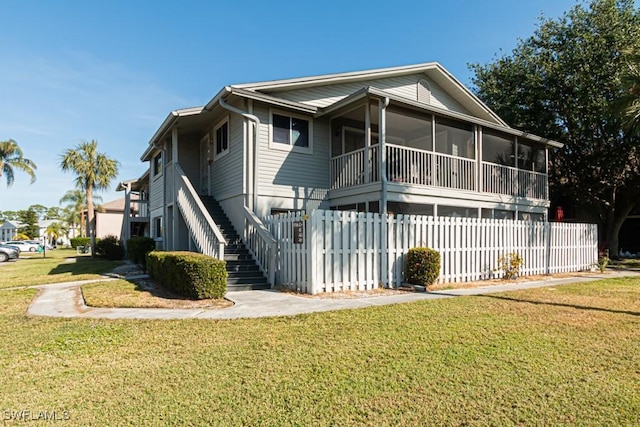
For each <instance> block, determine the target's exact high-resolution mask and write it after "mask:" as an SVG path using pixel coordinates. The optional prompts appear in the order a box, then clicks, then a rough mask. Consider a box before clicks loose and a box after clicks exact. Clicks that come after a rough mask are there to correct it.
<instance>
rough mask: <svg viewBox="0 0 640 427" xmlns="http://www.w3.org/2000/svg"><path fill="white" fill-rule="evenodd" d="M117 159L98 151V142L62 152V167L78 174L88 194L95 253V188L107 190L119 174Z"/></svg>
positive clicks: (92, 243) (77, 178) (85, 142)
mask: <svg viewBox="0 0 640 427" xmlns="http://www.w3.org/2000/svg"><path fill="white" fill-rule="evenodd" d="M118 166H119V163H118V161H117V160H115V159H112V158H110V157H108V156H107V155H106V154H104V153H99V152H98V142H97V141H95V140H91V141H83V142H82V143H81V144H79V145H78V146H77V147H76V148H75V149H67V150H65V151H64V152H63V153H62V159H61V161H60V167H61V168H62V170H63V171H65V172H66V171H72V172H73V173H74V174H75V175H76V179H75V182H76V187H77V188H79V189H81V190H84V191H86V195H87V234H88V235H89V237H90V238H91V253H92V254H95V249H96V236H95V224H94V222H95V220H94V211H93V190H106V189H107V188H109V184H111V181H112V180H113V179H115V178H116V177H117V176H118Z"/></svg>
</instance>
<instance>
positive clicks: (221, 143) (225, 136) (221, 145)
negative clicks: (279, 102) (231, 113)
mask: <svg viewBox="0 0 640 427" xmlns="http://www.w3.org/2000/svg"><path fill="white" fill-rule="evenodd" d="M214 138H215V141H214V144H215V147H216V149H215V158H216V159H218V158H220V157H222V156H224V155H225V154H227V153H228V152H229V120H228V119H227V118H225V119H224V120H222V121H221V122H220V123H218V124H217V125H216V127H215V128H214Z"/></svg>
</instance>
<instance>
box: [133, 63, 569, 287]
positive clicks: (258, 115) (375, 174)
mask: <svg viewBox="0 0 640 427" xmlns="http://www.w3.org/2000/svg"><path fill="white" fill-rule="evenodd" d="M559 146H561V144H559V143H557V142H554V141H551V140H548V139H545V138H543V137H540V136H536V135H531V134H528V133H525V132H522V131H519V130H517V129H513V128H511V127H509V126H508V125H507V124H506V123H505V122H504V121H503V120H501V119H500V117H498V116H497V115H496V114H495V113H494V112H493V111H491V110H490V109H489V108H488V107H487V106H486V105H484V104H483V103H482V102H481V101H480V100H479V99H478V98H477V97H476V96H475V95H474V94H473V93H472V92H470V91H469V90H468V89H467V88H466V87H465V86H464V85H463V84H461V83H460V82H459V81H458V80H457V79H456V78H455V77H453V76H452V75H451V74H450V73H449V72H448V71H447V70H445V69H444V68H443V67H442V66H441V65H440V64H438V63H435V62H433V63H425V64H418V65H410V66H401V67H393V68H383V69H375V70H367V71H358V72H348V73H339V74H329V75H320V76H312V77H302V78H293V79H286V80H276V81H267V82H261V83H250V84H239V85H230V86H225V87H223V88H222V89H221V90H220V91H219V92H218V93H217V94H216V95H215V96H214V97H213V98H212V99H211V100H210V101H209V102H208V103H207V104H206V105H204V106H202V107H195V108H187V109H181V110H176V111H173V112H171V113H170V114H169V115H168V117H167V118H166V119H165V121H164V122H163V123H162V124H161V126H160V127H159V129H158V130H157V131H156V133H155V134H154V135H153V137H152V138H151V140H150V142H149V145H148V147H147V149H146V150H145V151H144V153H143V155H142V158H141V159H142V160H143V161H145V162H147V161H148V162H149V163H150V167H149V175H148V178H147V177H146V176H145V179H148V215H149V221H150V229H151V236H153V237H154V238H156V240H157V242H158V246H159V247H161V248H164V249H167V250H197V251H200V252H204V253H208V254H210V255H212V256H218V257H225V258H227V259H229V260H232V258H233V257H234V256H235V258H238V259H239V258H242V256H241V254H240V253H238V254H235V255H234V251H236V249H238V248H237V247H236V246H237V245H241V244H242V243H243V242H244V240H245V239H246V235H245V230H246V228H247V226H248V224H253V226H257V227H259V226H260V218H262V217H264V216H265V215H268V214H273V213H280V212H287V211H300V210H302V211H306V212H311V211H312V210H314V209H338V210H357V211H365V212H380V213H387V212H389V213H396V214H399V213H403V214H423V215H433V216H462V217H474V218H502V219H524V220H534V221H542V220H545V219H546V212H547V209H548V207H549V201H548V180H547V179H548V178H547V177H548V175H547V172H548V171H547V165H548V161H547V159H548V149H549V147H559ZM227 219H228V221H227ZM223 254H226V256H225V255H223ZM247 258H248V256H247ZM253 258H255V254H253ZM232 268H236V269H237V270H241V266H239V265H235V266H233V265H232ZM246 276H247V277H246V280H244V282H245V283H250V282H252V281H255V279H256V277H254V276H252V275H251V274H248V273H247V275H246ZM242 282H243V280H242V279H239V280H238V281H237V283H242Z"/></svg>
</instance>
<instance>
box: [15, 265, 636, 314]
mask: <svg viewBox="0 0 640 427" xmlns="http://www.w3.org/2000/svg"><path fill="white" fill-rule="evenodd" d="M638 275H640V272H638V271H608V272H606V273H604V274H595V273H594V274H593V275H589V276H575V277H566V278H559V279H552V278H550V279H546V280H540V281H532V282H522V283H508V284H501V285H492V286H483V287H476V288H467V289H455V290H454V289H452V290H442V291H434V292H407V293H401V294H394V295H381V296H364V297H357V298H320V297H310V296H298V295H295V294H291V293H285V292H278V291H273V290H266V291H239V292H229V293H227V299H229V300H230V301H232V302H233V303H234V305H233V307H229V308H222V309H214V308H209V309H202V308H195V309H167V308H94V307H88V306H87V305H86V304H85V302H84V298H83V297H82V292H81V290H80V286H81V285H82V284H84V283H90V282H95V281H98V280H99V281H104V280H114V279H109V278H105V279H98V280H86V281H78V282H67V283H58V284H50V285H39V286H33V287H34V288H37V289H39V290H40V292H39V293H38V295H37V296H36V298H35V299H34V300H33V301H32V302H31V305H30V306H29V309H28V310H27V314H28V315H29V316H45V317H67V318H94V319H241V318H256V317H272V316H294V315H297V314H302V313H315V312H322V311H331V310H345V309H354V308H363V307H371V306H380V305H388V304H398V303H406V302H413V301H420V300H430V299H438V298H453V297H456V296H463V295H482V294H490V293H496V292H504V291H513V290H519V289H529V288H540V287H545V286H558V285H564V284H569V283H578V282H590V281H594V280H599V279H604V278H613V277H623V276H638ZM127 278H129V279H132V278H133V277H132V276H127Z"/></svg>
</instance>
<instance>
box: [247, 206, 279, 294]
mask: <svg viewBox="0 0 640 427" xmlns="http://www.w3.org/2000/svg"><path fill="white" fill-rule="evenodd" d="M243 209H244V218H245V221H246V222H247V227H245V238H244V241H245V245H246V247H247V249H249V251H250V252H251V254H252V255H253V257H254V258H255V260H256V262H257V263H258V266H259V267H260V269H261V270H262V271H263V272H264V273H265V274H266V275H267V280H268V282H269V284H271V286H274V285H275V278H276V265H277V260H278V241H277V240H276V238H275V237H273V235H272V234H271V232H270V231H269V229H268V228H267V227H266V226H265V225H264V223H263V222H262V221H260V218H258V216H257V215H256V214H254V213H253V212H252V211H251V210H250V209H249V208H248V207H247V206H243ZM251 230H255V233H251ZM254 237H257V238H259V240H256V239H254Z"/></svg>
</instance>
